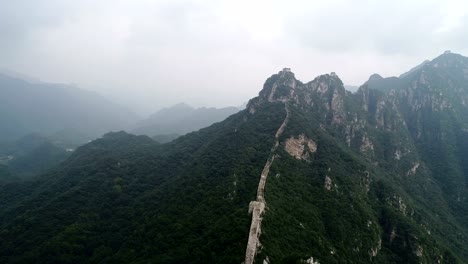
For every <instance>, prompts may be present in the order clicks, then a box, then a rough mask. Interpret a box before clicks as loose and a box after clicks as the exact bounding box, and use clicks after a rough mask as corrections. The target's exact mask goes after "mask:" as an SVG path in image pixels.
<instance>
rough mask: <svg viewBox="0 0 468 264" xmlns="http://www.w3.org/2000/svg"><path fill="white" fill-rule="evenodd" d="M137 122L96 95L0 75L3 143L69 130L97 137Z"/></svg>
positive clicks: (127, 112) (0, 140)
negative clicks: (31, 134)
mask: <svg viewBox="0 0 468 264" xmlns="http://www.w3.org/2000/svg"><path fill="white" fill-rule="evenodd" d="M136 119H137V117H136V116H135V115H134V114H132V113H131V112H129V111H128V110H126V109H125V108H123V107H121V106H119V105H116V104H114V103H112V102H110V101H108V100H106V99H104V98H103V97H101V96H100V95H98V94H96V93H93V92H89V91H85V90H81V89H79V88H76V87H72V86H67V85H61V84H49V83H41V82H28V81H25V80H22V79H18V78H15V77H10V76H8V75H4V74H0V123H1V124H2V129H1V130H0V142H2V141H12V140H16V139H18V138H20V137H22V136H24V135H26V134H30V133H40V134H43V135H49V134H53V133H56V132H60V131H67V130H68V131H74V133H81V134H84V135H86V136H87V137H90V138H95V137H98V136H101V135H102V134H103V133H106V132H108V131H111V130H120V129H123V128H125V127H128V126H129V125H130V124H131V123H132V122H135V121H136Z"/></svg>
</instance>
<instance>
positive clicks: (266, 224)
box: [0, 54, 468, 264]
mask: <svg viewBox="0 0 468 264" xmlns="http://www.w3.org/2000/svg"><path fill="white" fill-rule="evenodd" d="M444 56H446V57H444ZM444 56H442V57H439V58H437V59H436V60H434V61H433V62H428V63H426V64H424V65H422V66H420V67H418V68H415V69H414V70H412V71H410V72H409V73H407V74H405V75H402V77H400V78H399V79H398V80H399V81H395V79H392V80H391V81H388V80H386V79H383V78H373V81H372V85H370V83H368V84H366V85H364V86H363V87H361V88H360V89H359V91H358V92H357V93H355V94H349V93H346V92H345V90H344V88H343V84H342V82H341V80H339V78H337V77H336V75H334V74H331V75H323V76H320V77H317V78H316V79H315V80H313V81H312V82H310V83H307V84H303V83H301V82H299V81H296V80H295V78H294V75H293V74H292V73H290V72H288V73H285V72H281V73H280V74H276V75H273V76H272V77H270V78H269V79H268V80H267V81H266V83H265V86H264V89H263V90H262V91H261V92H260V96H259V97H257V98H254V99H252V100H251V101H250V103H249V105H248V107H247V109H246V110H244V111H241V112H239V113H237V114H235V115H232V116H230V117H229V118H227V119H226V120H225V121H223V122H219V123H216V124H214V125H212V126H210V127H208V128H204V129H201V130H199V131H197V132H192V133H189V134H187V135H185V136H181V137H179V138H177V139H175V140H173V141H171V142H169V143H165V144H160V143H158V142H156V141H154V140H153V139H151V138H149V137H147V136H134V135H130V134H127V133H125V132H117V133H108V134H106V135H105V136H103V137H102V138H100V139H97V140H95V141H93V142H91V143H89V144H86V145H84V146H82V147H80V148H78V149H77V150H76V151H75V152H73V154H71V155H70V157H68V158H67V159H66V160H65V161H63V162H61V163H60V164H59V165H58V166H55V167H53V168H52V169H49V170H47V172H46V173H44V174H41V175H40V176H38V177H36V178H34V180H31V181H27V182H15V181H12V180H10V179H12V177H13V178H14V177H15V174H14V173H11V171H10V169H9V168H8V167H6V166H0V180H1V181H0V201H2V206H0V263H8V264H9V263H236V264H238V263H241V262H242V261H243V260H244V253H245V247H246V244H247V238H248V231H249V226H250V220H251V219H250V216H249V214H248V208H249V202H250V201H252V200H255V197H256V190H257V184H258V181H259V177H260V174H261V171H262V169H263V167H264V165H265V162H266V160H267V158H268V157H269V154H270V150H271V149H272V146H273V144H274V142H275V141H274V138H275V133H276V131H277V130H278V128H279V126H280V125H281V123H282V122H283V120H284V118H285V115H286V112H285V108H284V102H282V100H287V101H288V102H287V103H288V109H289V110H290V112H289V121H288V124H287V126H286V128H285V130H284V132H283V133H282V135H281V136H280V138H279V142H280V144H279V147H278V148H277V151H276V152H275V153H274V154H275V160H274V162H273V164H272V166H271V168H270V173H269V176H268V180H267V183H266V186H265V200H266V211H265V212H266V213H265V215H264V219H263V222H262V228H261V230H262V234H261V236H260V242H261V247H260V249H259V253H258V255H257V261H256V263H262V262H263V261H264V260H266V259H268V260H269V261H270V263H303V262H304V261H305V260H307V259H309V258H311V257H313V258H314V260H318V261H319V262H320V263H322V264H323V263H450V264H452V263H467V262H468V251H467V248H466V245H467V244H468V218H467V215H468V201H467V197H468V192H467V180H468V176H467V172H468V165H467V164H468V160H467V159H468V158H467V157H468V133H467V132H466V131H468V119H467V117H466V116H468V111H467V110H466V109H467V108H466V107H465V106H464V102H468V94H467V91H466V87H468V80H466V78H465V77H464V75H463V69H465V68H468V61H467V60H468V59H467V58H464V57H461V56H459V55H456V56H453V54H448V55H444ZM460 60H461V62H463V63H464V64H460V63H461V62H460ZM433 63H438V64H437V65H438V67H437V68H436V67H434V66H433ZM460 65H461V66H460ZM460 69H462V70H461V71H460ZM394 83H398V85H396V84H394ZM371 86H372V87H371ZM273 87H276V88H277V89H276V90H275V89H273ZM273 91H275V93H274V94H273V95H271V93H272V92H273ZM270 95H271V96H270ZM464 100H466V101H464ZM299 136H302V138H307V139H308V140H313V141H314V143H315V144H316V146H317V149H316V150H315V148H314V147H313V145H308V144H305V143H304V145H300V144H302V143H298V145H297V146H295V147H297V149H298V151H303V152H302V153H299V154H304V156H303V158H296V157H295V156H294V155H292V154H291V153H290V152H288V150H287V149H286V148H285V145H286V142H287V140H288V139H291V138H294V139H297V138H299ZM34 142H36V141H35V140H30V143H29V144H25V146H34V147H31V148H26V147H24V148H23V149H29V150H28V151H24V153H31V151H33V150H37V149H39V150H41V153H48V155H45V156H49V157H56V156H55V155H54V153H55V152H54V151H53V150H50V149H49V150H47V148H45V149H46V150H47V151H46V150H44V148H43V147H38V146H42V145H41V144H37V142H36V143H34ZM33 143H34V144H33ZM301 146H302V147H303V150H301ZM297 149H296V150H297ZM305 154H307V155H305ZM35 156H36V157H37V156H38V154H37V153H36V154H35ZM299 156H300V155H299ZM44 160H47V159H44ZM44 160H43V161H39V160H35V159H34V158H30V159H26V161H27V162H24V163H22V167H26V168H28V167H27V166H32V167H34V168H37V165H39V164H45V162H44ZM36 162H37V163H36ZM8 164H10V163H8ZM20 164H21V163H20Z"/></svg>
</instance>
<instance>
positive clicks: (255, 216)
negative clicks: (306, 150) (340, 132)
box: [244, 102, 289, 264]
mask: <svg viewBox="0 0 468 264" xmlns="http://www.w3.org/2000/svg"><path fill="white" fill-rule="evenodd" d="M284 107H285V110H286V117H285V118H284V121H283V123H282V124H281V126H280V127H279V128H278V131H276V134H275V144H274V145H273V147H272V148H271V151H270V155H269V157H268V160H267V162H266V163H265V166H264V167H263V171H262V174H261V176H260V182H259V183H258V189H257V199H256V200H255V201H252V202H250V204H249V214H250V213H252V223H251V224H250V232H249V241H248V242H247V249H246V251H245V261H244V264H252V263H253V262H254V259H255V256H256V255H257V250H258V248H259V246H260V241H259V239H260V234H261V226H262V218H263V213H264V211H265V196H264V193H265V184H266V180H267V177H268V173H269V172H270V167H271V164H273V161H274V160H275V152H276V149H277V148H278V146H279V139H278V138H279V137H280V136H281V134H283V131H284V129H285V128H286V126H287V124H288V120H289V108H288V104H287V102H285V104H284Z"/></svg>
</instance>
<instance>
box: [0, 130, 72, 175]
mask: <svg viewBox="0 0 468 264" xmlns="http://www.w3.org/2000/svg"><path fill="white" fill-rule="evenodd" d="M69 155H70V149H68V151H67V149H66V148H65V147H63V146H60V145H56V144H54V143H53V142H52V141H51V140H50V139H48V138H45V137H43V136H41V135H39V134H28V135H25V136H24V137H22V138H20V139H18V140H16V141H14V142H11V143H8V144H4V145H2V146H1V147H0V164H3V165H4V166H7V167H8V171H10V172H11V173H13V174H14V175H16V176H17V178H23V179H28V178H31V177H33V176H35V175H38V174H40V173H42V172H45V171H46V170H48V169H50V168H52V167H54V166H56V165H58V164H59V163H60V162H61V161H64V160H65V159H66V158H67V157H68V156H69Z"/></svg>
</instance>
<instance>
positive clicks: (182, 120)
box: [131, 103, 245, 137]
mask: <svg viewBox="0 0 468 264" xmlns="http://www.w3.org/2000/svg"><path fill="white" fill-rule="evenodd" d="M244 108H245V107H244ZM241 109H243V107H224V108H213V107H212V108H206V107H201V108H194V107H191V106H189V105H187V104H185V103H180V104H176V105H174V106H171V107H168V108H164V109H161V110H159V111H158V112H156V113H154V114H153V115H151V116H150V117H148V118H147V119H144V120H142V121H140V122H138V123H137V124H136V125H135V126H134V129H132V130H131V132H132V133H134V134H137V135H147V136H150V137H152V136H156V135H158V136H161V135H184V134H186V133H188V132H192V131H196V130H199V129H200V128H203V127H207V126H209V125H211V124H213V123H216V122H220V121H223V120H224V119H226V118H227V117H228V116H230V115H232V114H235V113H237V112H239V111H240V110H241Z"/></svg>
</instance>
